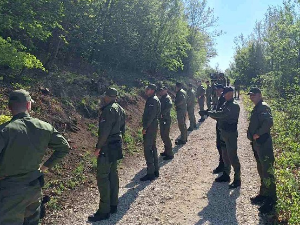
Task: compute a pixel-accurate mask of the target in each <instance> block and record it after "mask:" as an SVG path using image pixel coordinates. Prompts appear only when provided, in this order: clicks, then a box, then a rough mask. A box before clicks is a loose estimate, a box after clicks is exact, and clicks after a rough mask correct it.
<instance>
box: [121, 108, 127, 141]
mask: <svg viewBox="0 0 300 225" xmlns="http://www.w3.org/2000/svg"><path fill="white" fill-rule="evenodd" d="M125 121H126V113H125V110H122V118H121V126H120V131H121V134H122V135H123V136H124V135H125V130H126V125H125Z"/></svg>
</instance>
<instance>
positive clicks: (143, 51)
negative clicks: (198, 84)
mask: <svg viewBox="0 0 300 225" xmlns="http://www.w3.org/2000/svg"><path fill="white" fill-rule="evenodd" d="M0 15H1V18H0V24H1V25H0V52H1V56H0V66H1V72H2V74H10V76H11V75H12V74H14V75H15V76H21V75H23V74H24V73H26V71H28V69H35V70H38V71H39V72H41V73H42V71H44V72H55V71H57V70H59V69H62V68H68V67H81V68H84V69H87V68H94V69H95V70H98V71H104V70H111V69H113V70H122V71H134V72H140V71H145V72H147V73H150V74H157V73H168V72H181V73H182V74H186V75H189V76H194V75H197V74H200V73H201V72H202V71H203V70H204V67H205V65H206V63H207V62H208V60H209V58H210V57H213V56H214V55H215V54H216V52H215V49H214V37H216V36H218V35H219V34H220V33H221V32H218V31H217V30H215V29H214V26H215V24H216V22H217V18H216V17H215V16H214V14H213V10H212V9H211V8H209V7H208V6H207V1H206V0H204V1H197V0H187V1H183V0H166V1H159V0H153V1H140V0H72V1H58V0H54V1H47V0H37V1H32V0H25V1H23V0H16V1H8V0H4V1H1V2H0ZM6 78H8V76H4V79H6Z"/></svg>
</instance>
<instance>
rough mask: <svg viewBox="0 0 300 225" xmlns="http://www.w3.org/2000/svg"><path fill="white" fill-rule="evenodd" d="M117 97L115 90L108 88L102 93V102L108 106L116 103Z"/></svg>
mask: <svg viewBox="0 0 300 225" xmlns="http://www.w3.org/2000/svg"><path fill="white" fill-rule="evenodd" d="M117 96H118V91H117V89H115V88H112V87H109V88H107V90H106V91H105V93H104V102H105V104H109V103H111V102H113V101H116V99H117Z"/></svg>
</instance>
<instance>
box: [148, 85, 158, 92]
mask: <svg viewBox="0 0 300 225" xmlns="http://www.w3.org/2000/svg"><path fill="white" fill-rule="evenodd" d="M147 89H151V90H154V91H156V89H157V87H156V85H155V84H148V86H147Z"/></svg>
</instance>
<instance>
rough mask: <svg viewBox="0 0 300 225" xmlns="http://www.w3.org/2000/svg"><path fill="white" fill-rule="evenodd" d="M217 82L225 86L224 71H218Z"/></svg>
mask: <svg viewBox="0 0 300 225" xmlns="http://www.w3.org/2000/svg"><path fill="white" fill-rule="evenodd" d="M218 84H222V85H223V86H224V87H226V78H225V75H224V73H219V78H218Z"/></svg>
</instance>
